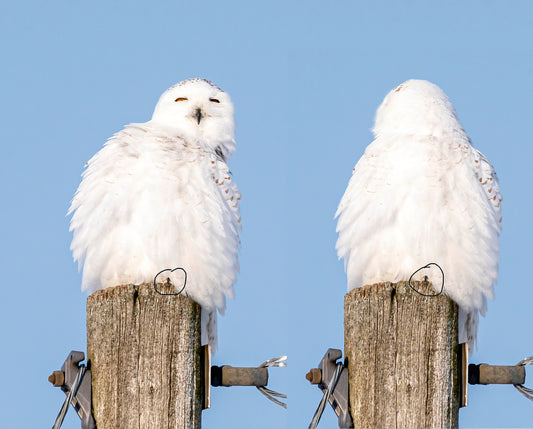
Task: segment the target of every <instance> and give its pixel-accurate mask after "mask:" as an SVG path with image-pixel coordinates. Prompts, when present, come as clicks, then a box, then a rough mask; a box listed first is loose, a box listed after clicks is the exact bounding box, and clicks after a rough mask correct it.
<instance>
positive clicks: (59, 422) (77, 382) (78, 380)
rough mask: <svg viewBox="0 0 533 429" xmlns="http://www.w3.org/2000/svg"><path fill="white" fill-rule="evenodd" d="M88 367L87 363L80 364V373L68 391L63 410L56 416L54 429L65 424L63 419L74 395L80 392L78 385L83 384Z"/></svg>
mask: <svg viewBox="0 0 533 429" xmlns="http://www.w3.org/2000/svg"><path fill="white" fill-rule="evenodd" d="M86 369H87V368H86V366H85V365H80V366H79V369H78V373H77V374H76V378H75V379H74V383H72V386H71V388H70V392H68V395H67V398H66V399H65V402H63V406H62V407H61V410H60V411H59V414H58V415H57V417H56V421H55V423H54V426H52V429H59V428H60V427H61V425H62V424H63V420H64V419H65V416H66V415H67V411H68V406H69V404H70V401H71V400H72V398H73V397H74V396H76V393H77V392H78V387H79V386H80V384H81V380H82V379H83V376H84V375H85V370H86Z"/></svg>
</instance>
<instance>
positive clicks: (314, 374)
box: [305, 368, 322, 384]
mask: <svg viewBox="0 0 533 429" xmlns="http://www.w3.org/2000/svg"><path fill="white" fill-rule="evenodd" d="M305 378H306V379H307V380H309V382H310V383H311V384H318V383H320V382H321V381H322V371H321V370H320V368H311V371H309V372H308V373H307V374H306V376H305Z"/></svg>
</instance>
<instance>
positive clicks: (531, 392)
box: [513, 356, 533, 401]
mask: <svg viewBox="0 0 533 429" xmlns="http://www.w3.org/2000/svg"><path fill="white" fill-rule="evenodd" d="M532 364H533V356H529V357H528V358H525V359H522V360H521V361H520V362H518V363H517V364H516V365H517V366H525V365H532ZM513 386H514V387H516V390H518V391H519V392H520V393H521V394H522V395H524V396H525V397H526V398H527V399H529V400H530V401H533V389H530V388H529V387H526V386H524V385H523V384H513Z"/></svg>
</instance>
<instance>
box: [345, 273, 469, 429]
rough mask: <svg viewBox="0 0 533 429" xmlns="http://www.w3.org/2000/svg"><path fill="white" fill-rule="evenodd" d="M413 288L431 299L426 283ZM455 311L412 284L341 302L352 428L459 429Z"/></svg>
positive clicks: (354, 294) (357, 293)
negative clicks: (457, 428) (456, 428)
mask: <svg viewBox="0 0 533 429" xmlns="http://www.w3.org/2000/svg"><path fill="white" fill-rule="evenodd" d="M411 284H412V285H413V286H414V287H415V288H416V289H417V290H418V291H420V292H423V293H434V292H433V290H432V289H431V288H430V284H429V283H428V282H414V281H412V282H411ZM457 327H458V322H457V305H456V304H455V303H454V302H453V301H451V300H450V299H449V298H448V297H446V296H445V295H439V296H434V297H424V296H421V295H420V294H418V293H416V292H415V291H413V290H412V289H411V288H410V287H409V285H408V283H407V282H399V283H396V284H392V283H379V284H375V285H369V286H364V287H362V288H356V289H353V290H352V291H350V292H349V293H348V294H346V296H345V299H344V352H345V357H346V358H347V360H348V371H349V405H350V412H351V416H352V419H353V422H354V427H355V428H454V427H458V416H459V403H460V379H459V377H460V375H459V374H460V371H459V364H458V359H457V357H458V351H459V345H458V344H457Z"/></svg>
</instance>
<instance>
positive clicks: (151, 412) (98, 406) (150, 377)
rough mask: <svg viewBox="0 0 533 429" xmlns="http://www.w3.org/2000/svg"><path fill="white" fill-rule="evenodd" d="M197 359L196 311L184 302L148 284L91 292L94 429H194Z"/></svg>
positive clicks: (199, 394) (199, 391) (198, 399)
mask: <svg viewBox="0 0 533 429" xmlns="http://www.w3.org/2000/svg"><path fill="white" fill-rule="evenodd" d="M165 287H166V286H165V285H161V286H160V290H161V289H164V288H165ZM200 353H201V346H200V307H199V306H198V304H196V303H195V302H194V301H192V300H190V299H189V298H186V297H184V296H181V295H180V296H161V295H159V294H157V293H156V292H155V291H154V289H153V285H152V284H142V285H139V286H133V285H123V286H117V287H113V288H107V289H105V290H100V291H97V292H94V293H93V294H92V295H90V296H89V297H88V299H87V357H88V360H89V364H90V365H91V371H92V394H93V414H94V418H95V420H96V424H97V427H98V429H116V428H121V429H128V428H136V429H137V428H141V429H143V428H146V429H152V428H175V429H178V428H180V429H183V428H187V429H189V428H191V429H197V428H200V426H201V411H202V403H203V386H202V384H201V371H200V368H201V366H200V365H201V354H200Z"/></svg>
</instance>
